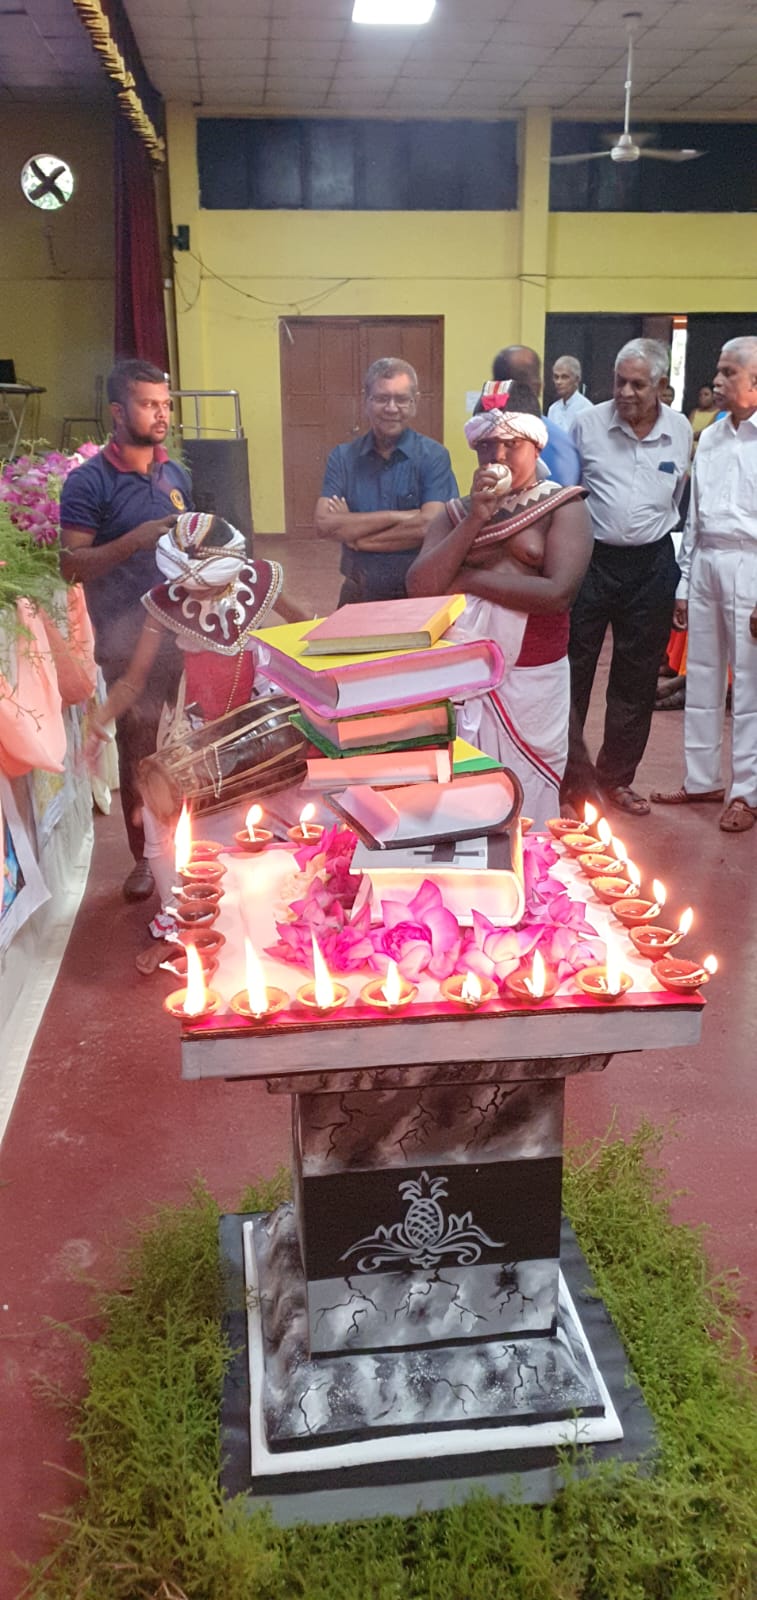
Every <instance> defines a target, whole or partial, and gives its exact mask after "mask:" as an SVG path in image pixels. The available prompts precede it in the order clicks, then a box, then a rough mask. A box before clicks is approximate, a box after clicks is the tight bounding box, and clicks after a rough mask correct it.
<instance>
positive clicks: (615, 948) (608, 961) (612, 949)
mask: <svg viewBox="0 0 757 1600" xmlns="http://www.w3.org/2000/svg"><path fill="white" fill-rule="evenodd" d="M605 950H606V954H605V974H606V978H607V993H608V994H620V990H621V982H620V980H621V976H622V972H623V968H622V966H621V958H620V947H619V945H617V944H616V943H615V940H614V939H612V938H611V937H610V935H609V934H608V936H607V944H606V946H605Z"/></svg>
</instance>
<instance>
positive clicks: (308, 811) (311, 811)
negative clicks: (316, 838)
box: [300, 805, 315, 839]
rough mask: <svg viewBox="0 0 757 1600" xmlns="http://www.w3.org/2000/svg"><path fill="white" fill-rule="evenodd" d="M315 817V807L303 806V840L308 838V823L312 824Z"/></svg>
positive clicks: (301, 824) (301, 818)
mask: <svg viewBox="0 0 757 1600" xmlns="http://www.w3.org/2000/svg"><path fill="white" fill-rule="evenodd" d="M314 816H315V806H314V805H307V806H303V808H302V810H301V812H300V827H301V828H302V837H303V839H307V837H308V823H309V822H312V820H313V817H314Z"/></svg>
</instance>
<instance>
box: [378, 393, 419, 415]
mask: <svg viewBox="0 0 757 1600" xmlns="http://www.w3.org/2000/svg"><path fill="white" fill-rule="evenodd" d="M368 405H370V406H375V407H376V410H377V411H391V410H392V408H393V407H394V409H395V410H396V411H410V410H412V407H413V406H414V405H415V395H409V396H407V397H405V396H404V395H403V397H402V398H401V399H400V398H398V397H397V395H394V394H385V395H383V394H369V396H368Z"/></svg>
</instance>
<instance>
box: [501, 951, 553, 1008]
mask: <svg viewBox="0 0 757 1600" xmlns="http://www.w3.org/2000/svg"><path fill="white" fill-rule="evenodd" d="M559 985H560V980H559V978H558V976H557V973H556V972H553V970H552V969H551V967H547V966H546V965H545V963H544V958H543V956H542V955H540V953H539V951H538V950H534V958H533V961H532V963H531V968H530V971H529V970H528V969H527V968H526V967H525V966H521V967H517V968H516V970H515V972H511V973H510V976H509V977H507V978H505V988H506V990H507V992H508V994H511V995H513V996H514V998H515V999H516V1000H528V1001H529V1002H530V1004H531V1005H534V1006H538V1005H540V1004H541V1001H542V1000H551V998H552V995H553V994H555V993H556V991H557V989H558V988H559Z"/></svg>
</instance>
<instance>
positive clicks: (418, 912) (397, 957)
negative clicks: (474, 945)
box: [373, 878, 462, 982]
mask: <svg viewBox="0 0 757 1600" xmlns="http://www.w3.org/2000/svg"><path fill="white" fill-rule="evenodd" d="M381 910H382V913H383V920H384V926H383V928H380V929H375V930H374V932H373V945H374V952H375V955H376V956H385V957H388V958H389V959H390V960H392V961H396V963H397V966H398V967H399V969H400V972H401V973H402V975H403V977H405V978H409V979H410V980H411V982H414V981H415V979H416V978H418V977H419V976H420V974H421V973H422V972H428V973H429V975H430V976H431V977H432V978H449V977H451V975H452V973H453V972H454V971H455V969H456V967H457V962H458V957H459V955H460V947H461V944H462V935H461V932H460V927H459V924H458V921H457V918H456V917H455V916H453V914H452V912H451V911H448V910H447V909H446V907H445V905H444V902H443V900H442V896H441V891H440V889H439V888H438V887H437V885H436V884H435V883H431V882H429V880H428V879H427V878H424V881H423V883H422V884H421V886H420V889H419V890H418V892H417V894H414V895H413V897H412V899H411V900H408V901H403V900H382V902H381ZM379 964H380V965H382V966H383V963H379V962H374V965H376V966H378V965H379Z"/></svg>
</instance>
